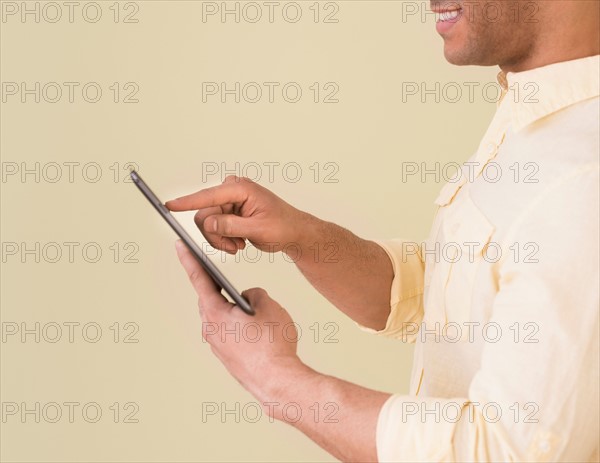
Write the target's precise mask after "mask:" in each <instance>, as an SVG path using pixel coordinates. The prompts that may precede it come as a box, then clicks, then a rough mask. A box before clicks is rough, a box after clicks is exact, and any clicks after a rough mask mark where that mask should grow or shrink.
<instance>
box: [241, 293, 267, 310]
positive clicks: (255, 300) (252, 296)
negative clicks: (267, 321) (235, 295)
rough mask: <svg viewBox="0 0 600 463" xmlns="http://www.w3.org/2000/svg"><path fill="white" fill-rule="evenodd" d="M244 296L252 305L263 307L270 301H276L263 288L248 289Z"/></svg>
mask: <svg viewBox="0 0 600 463" xmlns="http://www.w3.org/2000/svg"><path fill="white" fill-rule="evenodd" d="M242 296H244V297H245V298H246V300H247V301H248V302H249V303H250V306H252V307H257V308H258V307H263V306H265V305H266V304H268V303H271V302H275V301H273V299H271V297H270V296H269V294H268V293H267V292H266V291H265V290H264V289H262V288H252V289H247V290H246V291H244V292H243V293H242Z"/></svg>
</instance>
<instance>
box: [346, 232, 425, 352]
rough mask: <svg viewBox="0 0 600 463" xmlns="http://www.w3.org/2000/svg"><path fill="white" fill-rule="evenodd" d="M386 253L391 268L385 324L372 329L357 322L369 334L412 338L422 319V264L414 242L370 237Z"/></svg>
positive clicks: (410, 339) (412, 339)
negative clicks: (392, 276)
mask: <svg viewBox="0 0 600 463" xmlns="http://www.w3.org/2000/svg"><path fill="white" fill-rule="evenodd" d="M374 242H375V243H376V244H378V245H379V246H380V247H381V248H383V250H384V251H385V252H386V253H387V255H388V256H389V258H390V261H391V262H392V267H393V269H394V279H393V281H392V286H391V290H390V315H389V316H388V318H387V321H386V324H385V328H383V329H382V330H379V331H378V330H374V329H373V328H369V327H366V326H363V325H360V324H358V323H357V324H356V325H357V326H358V328H360V329H361V330H363V331H366V332H368V333H371V334H377V335H381V336H387V337H393V338H400V339H402V340H403V341H408V342H413V341H414V339H415V337H416V335H417V333H418V330H419V324H420V323H421V320H422V319H423V278H424V272H425V265H424V263H423V261H422V260H421V256H420V252H419V246H418V245H417V243H414V242H408V241H404V240H389V241H377V240H375V241H374Z"/></svg>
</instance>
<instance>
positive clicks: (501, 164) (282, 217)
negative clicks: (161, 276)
mask: <svg viewBox="0 0 600 463" xmlns="http://www.w3.org/2000/svg"><path fill="white" fill-rule="evenodd" d="M486 3H490V2H483V3H482V2H476V1H467V0H464V1H463V0H454V1H432V2H431V8H432V9H433V10H434V11H436V12H438V13H440V19H439V20H438V24H437V29H438V32H439V33H440V34H441V35H442V37H443V39H444V43H445V48H444V51H445V56H446V58H447V60H448V61H450V62H451V63H453V64H457V65H485V66H488V65H499V66H500V68H501V71H502V72H501V73H500V74H499V82H500V84H501V85H502V87H503V89H504V93H505V94H504V97H503V99H502V101H501V102H500V103H499V105H498V109H497V113H496V115H495V117H494V119H493V121H492V123H491V125H490V127H489V129H488V131H487V133H486V134H485V136H484V138H483V140H482V142H481V145H480V147H479V149H478V150H477V152H476V153H475V155H474V156H473V157H472V158H471V159H470V160H469V162H467V163H466V164H465V166H464V169H463V174H462V176H460V177H459V178H457V179H456V181H453V182H450V183H448V184H447V185H446V186H445V187H444V188H443V189H442V191H441V193H440V196H439V197H438V199H437V200H436V203H437V204H438V205H439V210H438V214H437V216H436V219H435V221H434V224H433V229H432V231H431V235H430V237H429V239H428V241H427V242H426V243H425V244H424V245H423V246H415V245H414V244H413V243H406V242H403V241H401V240H395V241H390V242H385V243H375V242H372V241H367V240H363V239H361V238H358V237H357V236H355V235H353V234H352V233H351V232H349V231H347V230H345V229H342V228H340V227H338V226H336V225H334V224H331V223H327V222H325V221H322V220H320V219H317V218H316V217H313V216H311V215H309V214H306V213H303V212H301V211H299V210H297V209H295V208H294V207H292V206H290V205H289V204H287V203H285V202H284V201H283V200H281V199H279V198H278V197H276V196H275V195H274V194H272V193H271V192H269V191H268V190H266V189H265V188H263V187H261V186H259V185H257V184H255V183H252V182H250V181H248V180H245V179H237V178H228V179H227V180H226V181H225V182H224V183H223V184H222V185H219V186H217V187H214V188H208V189H205V190H202V191H199V192H197V193H194V194H191V195H189V196H186V197H183V198H179V199H176V200H173V201H170V202H168V203H167V206H168V207H169V208H170V209H171V210H173V211H183V210H198V213H197V214H196V223H197V225H198V226H199V228H200V229H201V231H202V233H203V234H204V236H205V237H206V239H207V240H208V241H209V242H210V243H211V244H212V245H213V246H214V247H216V248H218V249H221V250H223V251H226V252H229V253H235V252H237V251H238V250H241V249H243V247H244V245H245V240H246V239H248V240H249V241H250V242H252V243H253V244H254V245H255V246H257V247H259V248H261V243H262V249H263V250H265V251H275V252H278V251H281V250H283V247H284V246H285V244H286V243H290V242H295V243H299V244H300V246H306V247H307V248H308V246H314V243H315V242H318V243H321V244H325V243H331V242H335V243H336V244H337V245H338V246H339V252H338V255H337V256H338V261H337V262H336V263H330V262H328V263H321V262H315V261H314V259H312V258H311V256H312V254H311V253H309V252H304V253H303V256H304V257H301V258H300V259H299V260H298V261H297V266H298V267H299V269H300V270H301V271H302V273H303V274H304V275H305V276H306V278H307V279H308V280H309V281H310V282H311V284H312V285H313V286H314V287H315V288H316V289H317V290H319V291H320V292H321V293H322V294H323V295H324V296H326V297H327V298H328V299H329V301H331V302H332V303H333V304H334V305H335V306H336V307H338V308H339V309H340V310H342V311H343V312H345V313H346V314H347V315H348V316H349V317H351V318H352V319H353V320H355V321H356V322H357V323H358V324H360V325H361V326H362V327H364V329H366V330H369V331H372V332H376V333H379V334H382V335H388V336H394V337H397V338H400V339H404V340H410V341H414V342H416V350H415V364H414V368H413V373H412V380H411V390H410V395H407V396H404V395H399V394H395V395H391V394H387V393H382V392H377V391H373V390H369V389H365V388H362V387H360V386H357V385H354V384H350V383H347V382H345V381H342V380H339V379H336V378H333V377H330V376H325V375H323V374H320V373H317V372H315V371H314V370H312V369H311V368H309V367H308V366H306V365H304V364H303V363H302V362H301V361H300V360H299V358H298V357H297V355H296V344H295V343H293V342H289V333H287V340H286V338H285V337H284V335H283V333H282V332H281V331H280V330H277V329H275V333H274V339H260V340H259V341H258V342H256V343H250V342H245V341H244V340H243V339H242V340H240V342H239V343H234V342H231V341H229V342H223V340H222V339H221V338H220V337H217V336H207V335H206V333H203V335H204V336H205V337H206V339H207V340H208V342H209V343H210V345H211V348H212V350H213V352H214V353H215V354H216V355H217V357H218V358H219V359H220V360H221V361H222V362H223V364H224V365H225V367H226V368H227V369H228V371H229V372H230V373H231V374H232V375H233V376H234V377H235V378H236V379H237V380H238V381H239V382H240V383H241V384H242V385H243V386H244V387H245V388H246V389H248V390H249V391H250V392H251V393H252V394H253V395H255V396H256V397H257V399H258V400H259V401H260V402H261V403H268V402H278V403H286V402H292V401H293V402H296V403H298V404H300V406H301V407H302V409H303V412H304V413H303V416H304V417H306V418H303V419H301V420H299V421H298V422H296V423H293V425H294V426H296V427H297V428H299V429H300V430H301V431H303V432H304V433H305V434H306V435H307V436H309V437H310V438H311V439H313V440H314V441H315V442H316V443H317V444H319V445H320V446H322V447H323V448H324V449H325V450H327V451H328V452H330V453H331V454H333V455H334V456H335V457H337V458H339V459H341V460H345V461H350V460H352V461H375V460H380V461H491V460H493V461H522V460H525V461H598V458H599V453H598V449H599V444H598V433H599V429H598V418H599V410H598V391H599V388H598V360H599V359H598V343H599V338H598V329H599V324H598V318H599V317H598V313H599V289H598V278H599V269H598V232H599V230H598V207H599V205H598V154H599V133H598V132H599V111H600V107H599V96H598V95H599V91H598V86H599V66H600V61H599V56H598V53H599V44H600V37H599V31H600V23H599V21H600V20H599V17H600V6H599V2H597V1H596V0H591V1H587V0H564V1H563V0H551V1H541V2H539V3H533V2H530V1H513V0H504V1H500V2H498V1H495V2H491V3H495V4H496V6H497V5H498V4H500V6H502V7H503V8H501V11H504V13H503V14H501V15H500V16H499V17H496V18H494V20H493V21H492V20H490V19H489V18H486V16H485V12H486V11H487V12H489V11H490V10H489V8H486V7H485V6H486ZM515 6H516V8H515ZM532 6H533V7H534V8H535V16H534V17H533V20H532V21H525V20H523V16H521V17H520V18H519V17H518V16H515V14H514V12H515V11H520V12H523V11H526V10H527V9H528V8H531V7H532ZM508 12H510V14H509V13H508ZM527 86H529V87H531V86H533V87H532V88H533V89H534V90H535V95H533V98H527V97H528V96H532V95H531V92H530V91H529V92H528V91H527ZM516 89H518V90H520V92H517V91H516ZM492 165H493V166H494V169H495V170H496V171H499V172H502V175H501V176H500V177H499V178H498V175H495V176H494V181H489V178H490V176H491V175H490V173H489V172H488V175H486V169H489V168H490V166H492ZM526 165H527V166H528V167H526ZM515 166H516V167H515ZM525 169H528V171H527V172H526V171H525ZM518 173H520V174H521V175H517V174H518ZM525 176H528V180H529V181H525V179H524V177H525ZM265 243H281V246H280V247H275V248H273V245H272V244H269V245H268V246H266V245H265ZM449 244H450V245H451V250H453V251H452V252H445V253H441V252H438V250H439V249H444V250H445V251H447V250H448V246H447V245H449ZM178 254H179V258H180V260H181V262H182V264H183V266H184V267H185V269H186V271H187V273H188V274H189V277H190V279H191V281H192V284H193V285H194V287H195V289H196V291H197V292H198V297H199V306H200V313H201V316H202V319H203V320H204V322H214V323H219V324H221V323H225V324H227V326H230V327H234V326H235V324H236V323H240V324H241V323H246V322H249V321H252V322H256V323H265V322H272V323H278V325H277V326H279V328H281V327H283V326H285V325H286V324H288V323H290V322H291V318H290V316H289V315H288V313H287V312H286V311H285V310H283V309H282V307H281V306H280V305H279V304H278V303H277V302H275V301H273V300H272V299H270V298H269V296H268V295H267V294H266V292H265V291H263V290H261V289H252V290H249V291H246V292H245V293H244V295H245V296H246V297H247V298H248V299H249V301H250V303H251V305H252V307H254V308H255V309H256V312H257V315H256V317H255V318H253V319H251V318H249V317H248V316H246V315H245V314H243V313H242V312H241V311H240V310H238V309H236V308H233V306H232V304H230V303H228V302H227V301H226V300H225V299H224V298H223V297H222V296H221V295H220V293H219V292H218V291H217V289H216V288H215V286H214V285H213V283H212V282H211V280H210V278H209V277H208V276H207V275H206V274H205V273H204V272H203V271H202V269H201V268H200V267H199V265H198V264H197V263H196V261H195V260H194V258H193V257H192V256H191V255H190V253H189V252H188V251H187V250H186V249H185V247H183V246H181V243H178ZM272 326H273V325H272ZM265 338H266V337H265ZM264 372H268V376H269V381H264ZM315 402H318V403H321V404H324V403H327V402H334V403H337V404H338V405H339V411H338V413H337V414H336V416H335V418H336V420H337V422H336V423H331V422H323V421H322V420H313V419H310V418H308V417H309V416H312V415H311V414H310V411H309V409H310V407H311V406H312V405H313V404H314V403H315ZM265 411H266V412H268V413H270V414H271V415H273V416H274V417H275V418H277V419H280V420H285V419H286V417H285V416H283V415H282V414H281V408H279V409H277V408H273V407H268V406H265ZM316 421H320V422H316Z"/></svg>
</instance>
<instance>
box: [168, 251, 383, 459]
mask: <svg viewBox="0 0 600 463" xmlns="http://www.w3.org/2000/svg"><path fill="white" fill-rule="evenodd" d="M177 254H178V255H179V260H180V261H181V264H182V265H183V267H184V268H185V271H186V272H187V274H188V276H189V278H190V281H191V283H192V285H193V286H194V289H195V290H196V292H197V293H198V306H199V308H200V315H201V317H202V320H203V324H202V325H203V328H202V336H203V337H204V339H206V340H207V341H208V343H209V344H210V346H211V348H212V351H213V352H214V353H215V355H216V356H217V357H218V358H219V360H221V362H223V365H225V367H226V368H227V370H228V371H229V372H230V373H231V374H232V375H233V376H234V377H235V378H236V379H237V380H238V381H239V382H240V384H241V385H242V386H244V387H245V388H246V389H247V390H248V391H249V392H250V393H251V394H253V395H254V396H255V397H256V398H257V399H258V401H259V402H260V404H261V406H262V407H263V410H264V412H265V413H266V414H268V415H269V416H270V417H272V418H275V419H277V420H280V421H285V422H288V423H289V424H291V425H293V426H295V427H296V428H298V429H299V430H301V431H302V432H304V433H305V434H306V435H307V436H308V437H310V438H311V439H313V440H314V441H315V442H316V443H317V444H319V445H320V446H321V447H323V448H324V449H325V450H327V451H328V452H330V453H331V454H333V455H334V456H335V457H337V458H338V459H340V460H343V461H376V460H377V450H376V444H375V430H376V424H377V417H378V415H379V410H380V409H381V407H382V405H383V404H384V402H385V401H386V400H387V399H388V398H389V394H385V393H382V392H377V391H371V390H369V389H365V388H362V387H360V386H357V385H354V384H350V383H347V382H345V381H341V380H339V379H336V378H332V377H330V376H324V375H322V374H319V373H317V372H316V371H314V370H312V369H311V368H309V367H308V366H306V365H304V364H303V363H302V362H301V361H300V359H299V358H298V356H297V355H296V347H297V337H298V335H297V331H296V328H295V326H294V325H293V323H292V319H291V317H290V316H289V314H288V313H287V312H286V310H285V309H284V308H283V307H281V306H280V305H279V304H278V303H277V302H275V301H274V300H273V299H271V298H270V297H269V296H268V295H267V293H266V292H265V291H264V290H262V289H251V290H248V291H245V292H244V293H243V294H244V296H245V297H246V298H248V300H249V302H250V305H251V306H252V307H253V308H254V310H255V311H256V315H255V316H254V317H251V316H249V315H246V314H245V313H244V312H242V311H241V310H239V309H238V308H237V307H235V305H234V304H231V303H230V302H228V301H227V300H226V299H225V298H224V297H223V296H222V295H221V293H220V292H219V290H218V288H217V287H216V285H215V284H214V282H213V280H212V279H211V278H210V276H209V275H208V274H207V273H206V272H205V271H204V269H203V268H202V267H201V266H200V264H199V263H198V262H197V261H196V259H195V257H194V256H193V255H192V254H191V253H190V252H189V250H188V249H187V247H186V246H185V244H184V243H183V242H181V241H178V242H177ZM226 333H229V334H226ZM236 333H239V337H236ZM290 406H293V407H291V408H292V409H293V410H294V413H291V414H290V413H286V409H288V407H290ZM315 407H316V408H315ZM324 409H326V410H327V411H329V412H331V411H332V410H333V412H334V416H329V415H328V416H327V419H325V418H323V413H322V411H323V410H324ZM315 410H318V411H319V413H316V412H315ZM330 414H331V413H330Z"/></svg>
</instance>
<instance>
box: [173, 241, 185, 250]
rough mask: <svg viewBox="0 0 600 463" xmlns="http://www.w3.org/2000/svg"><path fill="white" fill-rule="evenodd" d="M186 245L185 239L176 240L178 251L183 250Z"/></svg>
mask: <svg viewBox="0 0 600 463" xmlns="http://www.w3.org/2000/svg"><path fill="white" fill-rule="evenodd" d="M184 247H185V244H183V241H181V240H177V241H175V248H176V249H177V250H178V251H181V250H183V248H184Z"/></svg>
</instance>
